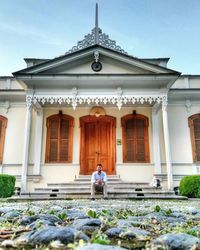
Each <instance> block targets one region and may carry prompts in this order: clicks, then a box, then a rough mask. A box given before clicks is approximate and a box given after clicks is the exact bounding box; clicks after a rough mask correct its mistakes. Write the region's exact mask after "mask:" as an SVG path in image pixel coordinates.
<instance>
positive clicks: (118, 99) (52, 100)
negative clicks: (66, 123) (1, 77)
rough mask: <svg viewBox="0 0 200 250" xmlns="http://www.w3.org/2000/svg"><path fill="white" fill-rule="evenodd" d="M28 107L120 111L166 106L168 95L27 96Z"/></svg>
mask: <svg viewBox="0 0 200 250" xmlns="http://www.w3.org/2000/svg"><path fill="white" fill-rule="evenodd" d="M26 100H27V106H30V105H31V104H36V103H41V104H42V105H44V104H48V103H49V104H60V105H61V104H67V105H71V106H72V107H73V109H76V107H77V105H81V104H88V105H90V104H94V105H106V104H113V105H117V107H118V108H119V109H121V107H122V106H123V105H124V104H135V103H139V104H145V103H148V104H153V103H162V104H164V105H166V103H167V95H119V94H117V95H102V96H100V95H99V96H94V95H88V96H86V95H84V96H83V95H78V94H77V95H76V94H73V95H34V96H27V98H26Z"/></svg>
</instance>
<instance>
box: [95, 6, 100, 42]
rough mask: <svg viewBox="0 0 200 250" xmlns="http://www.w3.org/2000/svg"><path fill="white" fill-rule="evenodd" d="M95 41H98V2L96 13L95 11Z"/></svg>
mask: <svg viewBox="0 0 200 250" xmlns="http://www.w3.org/2000/svg"><path fill="white" fill-rule="evenodd" d="M95 43H96V44H98V43H99V13H98V3H96V13H95Z"/></svg>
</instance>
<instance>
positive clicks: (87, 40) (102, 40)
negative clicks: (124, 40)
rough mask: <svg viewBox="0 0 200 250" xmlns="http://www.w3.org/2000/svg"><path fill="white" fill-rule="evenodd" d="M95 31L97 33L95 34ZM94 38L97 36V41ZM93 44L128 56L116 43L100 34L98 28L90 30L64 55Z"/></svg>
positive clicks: (100, 31) (105, 35)
mask: <svg viewBox="0 0 200 250" xmlns="http://www.w3.org/2000/svg"><path fill="white" fill-rule="evenodd" d="M96 29H97V32H96ZM96 36H98V39H96ZM97 41H98V42H97ZM95 44H99V45H101V46H103V47H105V48H109V49H112V50H115V51H117V52H120V53H122V54H126V55H127V54H128V53H127V52H126V51H125V50H123V49H122V48H121V47H120V46H119V45H117V44H116V41H114V40H111V39H110V38H109V36H108V35H107V34H105V33H102V30H101V29H100V28H94V29H92V32H91V33H89V34H87V35H86V36H84V39H83V40H81V41H79V42H78V43H77V45H76V46H73V47H72V48H71V49H70V50H69V51H67V52H66V53H65V54H66V55H67V54H71V53H73V52H76V51H79V50H82V49H85V48H88V47H90V46H92V45H95Z"/></svg>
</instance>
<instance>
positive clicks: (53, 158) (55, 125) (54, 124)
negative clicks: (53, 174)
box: [49, 119, 59, 162]
mask: <svg viewBox="0 0 200 250" xmlns="http://www.w3.org/2000/svg"><path fill="white" fill-rule="evenodd" d="M49 123H50V124H49V130H50V149H49V162H57V161H58V131H59V119H52V120H50V122H49Z"/></svg>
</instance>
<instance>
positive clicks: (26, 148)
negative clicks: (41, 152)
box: [21, 104, 32, 192]
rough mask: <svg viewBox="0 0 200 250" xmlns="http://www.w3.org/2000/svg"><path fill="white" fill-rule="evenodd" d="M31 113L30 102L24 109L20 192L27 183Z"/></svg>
mask: <svg viewBox="0 0 200 250" xmlns="http://www.w3.org/2000/svg"><path fill="white" fill-rule="evenodd" d="M31 113H32V105H31V104H30V105H28V106H27V110H26V125H25V126H26V127H25V140H24V153H23V159H22V174H21V192H26V185H27V172H28V159H29V142H30V132H31Z"/></svg>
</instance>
